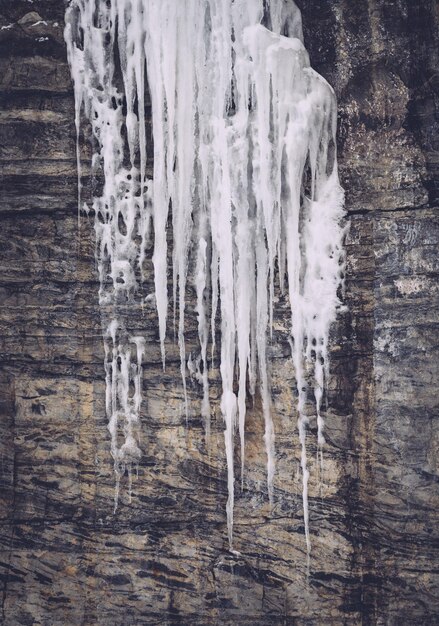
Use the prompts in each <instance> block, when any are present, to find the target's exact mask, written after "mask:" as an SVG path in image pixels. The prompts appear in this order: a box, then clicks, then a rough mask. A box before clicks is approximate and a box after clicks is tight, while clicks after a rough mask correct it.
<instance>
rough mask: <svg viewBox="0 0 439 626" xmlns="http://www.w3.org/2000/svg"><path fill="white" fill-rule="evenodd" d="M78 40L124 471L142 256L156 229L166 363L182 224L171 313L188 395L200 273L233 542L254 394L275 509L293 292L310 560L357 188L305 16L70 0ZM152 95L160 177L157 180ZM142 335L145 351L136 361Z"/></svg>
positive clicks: (80, 102)
mask: <svg viewBox="0 0 439 626" xmlns="http://www.w3.org/2000/svg"><path fill="white" fill-rule="evenodd" d="M65 35H66V41H67V46H68V55H69V62H70V67H71V71H72V76H73V79H74V85H75V99H76V127H77V131H78V133H79V131H80V121H81V120H80V116H81V111H84V112H85V115H86V117H87V119H88V120H89V122H90V124H91V127H92V132H93V138H94V143H95V152H94V156H93V169H94V171H95V173H96V174H97V176H98V177H99V176H100V177H101V178H102V183H101V187H100V188H99V190H98V191H97V192H96V193H95V196H94V201H93V209H94V215H95V229H96V257H97V264H98V268H99V275H100V301H101V305H102V309H103V319H105V323H104V326H105V329H106V330H105V345H106V365H105V367H106V374H107V411H108V416H109V428H110V432H111V437H112V453H113V457H114V460H115V467H116V473H117V476H118V477H119V475H120V472H121V471H123V470H124V468H125V467H128V469H129V470H130V471H131V467H132V465H133V464H136V463H137V461H138V459H139V456H140V450H139V448H138V443H137V439H136V430H137V428H138V422H139V409H140V386H141V384H140V379H141V359H142V355H143V350H144V345H143V342H142V341H141V340H140V339H138V338H137V339H136V338H133V339H131V338H130V337H129V335H128V334H127V333H126V332H125V331H123V328H124V318H123V313H121V312H120V311H121V309H120V303H121V302H122V301H126V300H127V299H131V301H133V300H136V298H137V299H138V298H139V295H138V292H139V284H140V283H141V281H142V277H143V266H144V259H145V247H146V245H147V244H148V241H149V238H150V237H151V236H153V245H154V253H153V264H154V280H155V302H156V306H157V313H158V326H159V334H160V341H161V350H162V357H163V363H165V336H166V330H167V325H168V324H167V317H168V308H169V300H170V298H169V294H168V288H167V252H168V251H167V227H168V221H170V220H171V218H172V222H171V223H172V235H173V246H172V275H173V291H172V304H173V307H174V323H175V325H176V328H177V331H178V342H179V348H180V356H181V372H182V380H183V386H184V392H185V397H186V369H187V359H188V355H186V351H185V341H184V330H185V314H186V307H187V303H186V301H185V299H186V293H187V287H188V282H189V281H191V280H193V282H194V287H195V290H196V300H197V301H196V306H195V313H196V315H197V320H198V334H199V341H200V356H199V358H198V361H197V365H195V364H194V360H193V359H192V356H191V355H189V365H190V368H192V369H194V368H195V369H197V368H198V369H197V371H198V376H199V378H200V381H201V383H202V386H203V402H202V413H203V416H204V418H205V421H206V429H207V430H208V429H209V423H210V407H209V386H208V385H209V383H208V367H209V361H210V359H209V356H210V353H211V352H210V349H209V344H210V347H211V350H212V353H213V351H214V350H215V331H216V320H217V319H219V326H220V332H221V343H220V347H219V363H220V372H221V379H222V397H221V411H222V415H223V418H224V422H225V449H226V457H227V471H228V492H229V495H228V502H227V521H228V533H229V541H230V544H232V530H233V504H234V482H235V468H234V435H235V430H236V426H237V428H238V431H239V438H240V446H241V462H242V464H244V453H245V437H244V434H245V419H246V395H247V391H249V392H250V394H251V395H253V396H254V395H255V393H259V394H260V396H261V399H262V407H263V414H264V419H265V435H264V440H265V447H266V455H267V474H268V493H269V497H270V500H272V498H273V476H274V469H275V453H274V428H273V420H272V409H271V394H270V383H269V374H268V370H269V368H268V348H269V339H270V329H271V328H272V325H273V302H274V293H275V289H280V290H281V291H282V292H285V291H286V292H287V294H288V296H289V302H290V305H291V346H292V359H293V363H294V368H295V376H296V381H297V392H298V407H297V414H298V432H299V441H300V446H301V469H302V476H303V510H304V519H305V534H306V543H307V549H308V552H309V549H310V539H309V521H308V475H309V471H308V467H307V455H306V432H307V424H308V417H307V413H306V411H305V405H306V402H307V396H308V390H309V389H310V388H311V389H313V392H314V396H315V406H316V413H317V426H318V445H319V446H321V445H322V444H323V442H324V436H323V418H322V415H321V406H322V398H323V394H324V388H325V380H326V378H327V373H328V353H327V350H328V335H329V328H330V325H331V323H332V322H333V320H334V319H335V316H336V310H337V308H338V306H339V297H338V290H339V287H340V285H341V283H342V271H343V258H344V257H343V249H342V237H343V229H342V227H341V226H340V220H341V218H342V214H343V193H342V190H341V188H340V185H339V181H338V174H337V161H336V151H335V132H336V103H335V97H334V93H333V91H332V89H331V87H330V86H329V85H328V83H327V82H326V81H325V80H324V79H323V78H322V77H321V76H319V75H318V74H317V73H316V72H315V71H314V70H313V69H311V67H310V63H309V57H308V54H307V52H306V49H305V47H304V45H303V38H302V27H301V15H300V11H299V10H298V8H297V7H296V5H295V4H294V2H292V0H271V1H268V0H266V1H265V0H71V3H70V6H69V8H68V9H67V14H66V31H65ZM148 91H149V94H150V99H151V107H152V136H153V157H154V165H153V176H152V180H148V178H147V173H146V172H147V170H146V165H147V154H148V152H151V146H148V145H147V136H148V133H147V132H146V128H147V126H146V125H147V121H146V116H145V106H146V94H147V92H148ZM78 154H79V153H78ZM79 165H80V163H79V158H78V169H79ZM79 171H80V170H79ZM79 176H80V174H79ZM151 224H153V229H152V228H151ZM152 232H153V235H152ZM189 267H191V268H194V269H193V270H191V272H189ZM130 341H134V342H135V343H136V345H137V356H136V362H135V363H132V359H131V357H130V354H131V351H130V350H131V349H130V345H129V344H130ZM130 380H131V381H134V383H135V392H134V395H130ZM310 381H311V382H310ZM120 423H123V428H124V437H125V442H124V443H123V445H121V446H120V445H118V436H117V428H118V424H119V425H120Z"/></svg>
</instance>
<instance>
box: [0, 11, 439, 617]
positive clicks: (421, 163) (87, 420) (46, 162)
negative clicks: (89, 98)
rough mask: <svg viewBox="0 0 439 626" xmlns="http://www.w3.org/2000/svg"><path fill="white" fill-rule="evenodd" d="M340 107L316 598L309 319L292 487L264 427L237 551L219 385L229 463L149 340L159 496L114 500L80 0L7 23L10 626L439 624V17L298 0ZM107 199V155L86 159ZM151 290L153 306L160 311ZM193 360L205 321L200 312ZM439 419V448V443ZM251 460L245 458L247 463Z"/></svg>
mask: <svg viewBox="0 0 439 626" xmlns="http://www.w3.org/2000/svg"><path fill="white" fill-rule="evenodd" d="M297 4H298V5H299V6H300V8H301V9H302V13H303V20H304V28H305V38H306V45H307V48H308V50H309V51H310V55H311V61H312V64H313V66H314V67H315V69H316V70H317V71H319V72H320V73H321V74H323V75H324V76H325V77H326V78H327V79H328V80H329V81H330V83H331V84H332V85H333V86H334V88H335V90H336V92H337V96H338V99H339V112H340V120H339V158H340V167H341V174H342V182H343V185H344V187H345V189H346V193H347V210H348V213H349V219H350V232H349V236H348V239H347V244H346V245H347V252H348V267H347V276H346V294H345V301H346V305H347V310H346V312H345V313H344V314H343V315H341V316H340V319H339V322H338V325H337V326H336V328H334V332H333V339H332V351H331V354H332V377H331V381H330V392H329V405H328V409H327V411H326V439H327V442H328V443H327V446H326V448H325V453H324V470H323V474H322V476H318V472H317V465H316V463H315V461H314V459H315V456H316V455H315V453H316V450H315V434H316V433H315V430H316V427H315V424H314V422H312V425H311V429H310V435H309V437H308V443H309V445H308V455H309V459H310V465H311V467H310V470H311V480H310V526H311V540H312V555H311V567H310V574H309V577H307V575H306V558H305V553H306V550H305V541H304V528H303V521H302V498H301V478H300V473H299V469H298V463H299V456H300V449H299V443H298V438H297V432H296V417H297V416H296V413H295V398H294V382H293V371H292V366H291V362H290V360H289V358H288V355H289V346H288V342H287V341H286V340H285V336H286V334H285V330H286V329H287V328H288V306H287V303H286V302H283V301H282V300H281V299H280V300H279V303H278V315H277V317H276V320H275V331H274V338H273V344H272V349H271V360H272V378H273V398H274V408H275V411H274V422H275V430H276V455H277V474H276V478H275V505H274V508H273V510H272V511H270V508H269V506H268V498H267V493H266V484H265V454H264V445H263V440H262V434H263V418H262V411H261V407H260V403H259V401H258V400H257V401H256V402H255V405H254V407H253V408H252V409H251V411H250V413H249V415H248V419H247V432H248V436H247V462H246V472H245V476H244V490H243V492H242V493H240V492H239V488H238V485H237V494H236V511H235V547H236V550H237V551H239V554H238V553H236V554H232V553H230V552H229V551H228V549H227V530H226V516H225V503H226V499H227V485H226V466H225V455H224V443H223V442H224V439H223V424H222V418H221V416H220V414H219V410H218V398H219V394H220V384H219V382H220V381H219V374H218V372H217V371H214V372H213V373H212V374H211V381H210V382H211V389H212V393H213V398H214V406H215V415H214V418H213V420H212V437H211V440H210V443H209V444H208V443H207V442H206V441H205V436H204V429H203V424H202V420H201V417H200V400H201V391H200V389H199V388H198V385H197V384H196V383H195V382H194V383H193V384H191V385H190V386H189V387H190V390H189V393H190V407H191V408H190V414H189V417H188V420H187V421H186V417H185V415H184V410H183V393H182V386H181V382H180V373H179V355H178V349H177V348H176V346H175V345H174V343H173V342H172V340H169V342H168V345H167V353H168V365H167V370H166V372H165V373H163V372H162V369H161V361H160V347H159V342H158V331H157V323H156V315H155V311H154V310H153V309H150V310H149V309H148V310H145V311H144V313H143V316H142V315H140V314H139V313H138V312H136V311H134V312H133V313H132V318H133V319H132V323H133V324H134V325H137V327H138V328H139V330H140V329H142V331H143V333H144V334H145V336H146V338H147V357H146V363H145V365H144V368H143V370H144V378H143V393H144V398H145V401H144V404H143V408H142V449H143V450H144V456H143V458H142V461H141V466H140V468H139V477H138V479H137V480H135V481H134V485H133V498H132V502H131V504H130V503H129V502H128V494H127V491H126V483H124V484H123V485H122V493H121V499H120V505H119V509H118V511H117V512H116V514H113V489H114V479H113V470H112V460H111V456H110V441H109V433H108V431H107V425H106V417H105V407H104V388H105V385H104V371H103V364H102V363H103V345H102V338H101V328H100V317H99V309H98V302H97V291H98V286H97V273H96V268H95V264H94V243H93V226H92V222H91V221H90V220H89V219H87V218H86V217H82V218H81V219H80V221H79V223H78V217H77V179H76V176H77V174H76V157H75V129H74V103H73V91H72V86H71V82H70V75H69V70H68V67H67V64H66V56H65V46H64V42H63V35H62V29H63V14H64V4H63V2H61V0H33V1H32V0H0V102H1V105H0V163H1V176H0V186H1V193H0V250H1V254H0V257H1V272H0V303H1V308H0V351H1V369H0V389H1V394H0V397H1V406H0V415H1V421H0V432H1V441H0V446H1V457H0V460H1V463H0V472H1V474H0V476H1V478H0V480H1V483H0V485H1V486H0V520H1V522H0V523H1V526H0V528H1V531H0V539H1V556H0V576H1V581H2V585H3V587H2V592H1V599H2V605H1V615H2V619H3V623H4V624H6V625H8V626H15V625H45V626H46V625H47V626H49V625H56V626H60V625H66V626H67V625H69V626H70V625H71V626H75V625H79V624H81V625H87V626H92V625H98V624H102V625H104V624H105V626H109V625H112V626H113V625H114V626H119V625H122V624H124V626H127V625H140V624H154V625H155V624H165V625H169V626H171V625H173V626H174V625H177V624H178V625H184V626H186V625H188V624H190V625H191V626H207V625H210V624H240V625H244V626H245V625H250V624H251V625H252V626H253V625H256V626H257V625H259V626H269V625H270V624H279V625H281V624H282V625H288V626H296V625H297V626H302V625H308V624H311V625H320V624H333V625H334V626H336V625H337V626H338V625H340V624H346V625H357V624H358V625H359V624H362V625H365V626H366V625H371V626H372V625H374V626H375V625H376V626H379V625H385V626H393V625H395V626H396V625H397V624H398V625H401V624H402V625H407V626H414V625H416V626H422V625H425V626H427V625H428V626H431V625H433V624H439V575H438V570H439V568H438V555H439V542H438V539H439V530H438V529H439V519H438V518H439V515H438V513H437V510H438V505H439V502H438V500H439V498H438V458H439V456H438V448H439V434H438V433H439V429H438V427H437V416H438V412H437V406H438V401H437V392H436V387H435V382H436V380H437V375H438V369H439V368H438V358H437V354H438V345H437V344H438V339H437V337H438V335H439V333H438V314H437V310H438V308H437V304H438V286H437V285H438V282H437V278H438V263H437V245H438V242H439V216H438V211H437V206H438V205H439V197H438V195H439V186H438V178H439V177H438V170H439V160H438V144H439V139H438V137H439V134H438V132H437V131H438V126H439V95H438V91H439V90H438V85H439V74H438V70H437V68H438V67H439V59H438V56H439V55H438V50H439V46H438V39H439V36H438V33H439V12H438V8H437V4H436V3H435V2H434V0H415V1H414V0H359V1H358V2H352V0H333V1H332V2H328V1H327V0H300V1H299V0H297ZM81 146H82V148H81V150H82V160H83V163H84V172H83V176H84V178H83V182H84V185H85V187H86V190H85V193H90V181H89V178H88V172H87V166H86V163H87V158H88V156H89V148H88V144H87V131H85V132H84V137H82V140H81ZM152 282H153V281H152V273H149V276H148V278H147V281H146V285H145V293H148V292H149V291H152V289H153V287H152ZM188 318H189V331H188V344H189V349H190V345H191V344H193V345H194V346H195V345H196V343H197V338H196V320H195V315H194V314H193V312H191V311H189V312H188ZM435 418H436V424H435V422H434V420H435ZM237 453H238V451H237Z"/></svg>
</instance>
